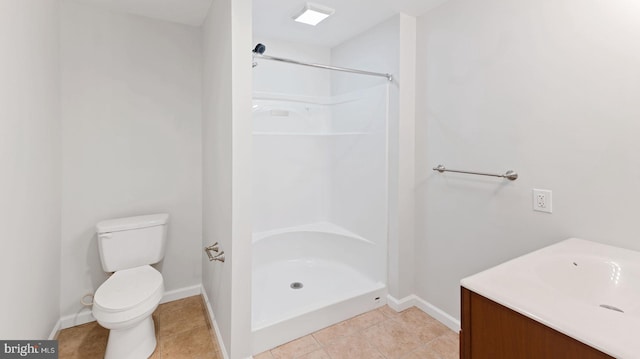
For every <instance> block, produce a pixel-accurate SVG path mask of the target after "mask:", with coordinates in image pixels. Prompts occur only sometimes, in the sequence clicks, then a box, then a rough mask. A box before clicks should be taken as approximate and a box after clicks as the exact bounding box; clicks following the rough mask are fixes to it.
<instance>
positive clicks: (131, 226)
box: [96, 213, 169, 272]
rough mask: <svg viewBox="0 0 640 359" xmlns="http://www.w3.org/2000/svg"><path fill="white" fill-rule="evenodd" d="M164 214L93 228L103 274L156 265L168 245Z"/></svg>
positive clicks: (113, 222) (109, 222)
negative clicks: (96, 235) (95, 233)
mask: <svg viewBox="0 0 640 359" xmlns="http://www.w3.org/2000/svg"><path fill="white" fill-rule="evenodd" d="M168 221H169V215H168V214H166V213H160V214H151V215H146V216H137V217H127V218H117V219H109V220H106V221H101V222H99V223H98V224H97V225H96V230H97V232H98V250H99V252H100V260H101V261H102V268H103V269H104V271H105V272H115V271H119V270H122V269H129V268H135V267H139V266H143V265H146V264H153V263H158V262H160V261H161V260H162V258H164V252H165V248H166V242H167V222H168Z"/></svg>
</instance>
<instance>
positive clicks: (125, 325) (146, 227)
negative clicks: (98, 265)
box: [92, 213, 169, 359]
mask: <svg viewBox="0 0 640 359" xmlns="http://www.w3.org/2000/svg"><path fill="white" fill-rule="evenodd" d="M168 221H169V215H168V214H165V213H162V214H153V215H145V216H137V217H127V218H118V219H110V220H106V221H102V222H99V223H98V224H97V225H96V230H97V233H98V250H99V252H100V260H101V262H102V268H103V269H104V271H105V272H114V273H113V274H112V275H111V276H110V277H109V279H107V280H106V281H105V282H104V283H102V285H101V286H100V287H99V288H98V290H97V291H96V293H95V295H94V297H93V309H92V312H93V316H94V317H95V318H96V320H97V321H98V323H99V324H100V325H101V326H103V327H104V328H106V329H109V339H108V341H107V350H106V352H105V356H104V357H105V359H143V358H148V357H149V356H151V354H153V351H154V350H155V347H156V336H155V329H154V324H153V318H152V317H151V314H153V312H154V311H155V309H156V308H157V307H158V304H159V303H160V300H161V299H162V295H163V294H164V284H163V279H162V274H160V272H158V271H157V270H156V269H155V268H153V267H151V264H154V263H158V262H160V261H161V260H162V258H163V257H164V253H165V247H166V240H167V223H168Z"/></svg>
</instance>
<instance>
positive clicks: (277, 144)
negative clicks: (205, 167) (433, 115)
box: [252, 46, 391, 353]
mask: <svg viewBox="0 0 640 359" xmlns="http://www.w3.org/2000/svg"><path fill="white" fill-rule="evenodd" d="M263 52H264V47H260V46H257V47H256V50H254V85H255V86H254V89H255V91H254V96H253V151H254V152H253V179H254V181H253V267H252V271H253V288H252V336H253V337H252V351H253V353H259V352H261V351H264V350H266V349H270V348H272V347H275V346H277V345H280V344H283V343H285V342H288V341H290V340H292V339H295V338H298V337H301V336H303V335H306V334H308V333H311V332H313V331H316V330H318V329H321V328H323V327H326V326H329V325H332V324H334V323H337V322H340V321H342V320H345V319H347V318H350V317H352V316H355V315H358V314H361V313H363V312H366V311H369V310H372V309H374V308H376V307H379V306H382V305H384V304H385V303H386V295H387V286H386V281H387V202H388V201H387V188H388V186H387V178H388V176H387V171H388V170H387V141H388V139H387V137H388V135H387V133H388V129H387V126H388V102H389V83H390V80H391V76H390V75H388V74H379V73H372V72H367V71H360V70H352V69H344V68H339V67H335V66H329V65H315V64H311V63H305V62H302V61H298V60H289V59H284V58H279V57H273V56H267V55H263ZM266 60H270V61H266ZM274 60H275V61H274ZM299 65H306V66H305V67H302V66H299ZM294 67H295V69H293V68H294ZM296 71H299V72H296ZM375 76H378V77H377V78H374V77H375ZM365 77H366V78H367V80H364V81H363V80H362V79H363V78H365ZM297 81H304V82H305V84H306V85H305V86H306V87H305V86H301V84H300V83H296V82H297ZM310 84H311V85H314V84H316V85H317V86H310ZM344 84H348V86H344Z"/></svg>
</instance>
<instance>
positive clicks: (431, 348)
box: [254, 306, 460, 359]
mask: <svg viewBox="0 0 640 359" xmlns="http://www.w3.org/2000/svg"><path fill="white" fill-rule="evenodd" d="M458 350H459V349H458V334H457V333H455V332H453V331H451V330H450V329H449V328H447V327H446V326H444V325H443V324H441V323H440V322H438V321H437V320H435V319H433V318H432V317H430V316H429V315H427V314H425V313H424V312H423V311H421V310H420V309H418V308H415V307H413V308H410V309H407V310H405V311H402V312H400V313H397V312H396V311H394V310H393V309H391V308H389V307H388V306H384V307H382V308H379V309H377V310H373V311H371V312H367V313H365V314H362V315H359V316H357V317H355V318H351V319H349V320H345V321H344V322H340V323H338V324H336V325H333V326H331V327H328V328H325V329H322V330H319V331H317V332H315V333H313V334H311V335H307V336H306V337H302V338H300V339H297V340H294V341H292V342H290V343H287V344H284V345H282V346H279V347H277V348H275V349H272V350H270V351H267V352H264V353H261V354H259V355H256V356H254V359H458V358H459V356H460V355H459V351H458Z"/></svg>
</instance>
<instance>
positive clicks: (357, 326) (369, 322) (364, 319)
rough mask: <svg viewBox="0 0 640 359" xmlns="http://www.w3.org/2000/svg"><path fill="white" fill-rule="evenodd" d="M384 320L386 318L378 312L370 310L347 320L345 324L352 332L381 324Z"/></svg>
mask: <svg viewBox="0 0 640 359" xmlns="http://www.w3.org/2000/svg"><path fill="white" fill-rule="evenodd" d="M386 319H387V317H385V316H384V314H382V313H381V312H380V311H377V310H372V311H370V312H367V313H364V314H361V315H358V316H357V317H354V318H351V319H349V320H347V323H348V324H349V326H351V328H352V329H353V330H356V331H362V330H365V329H367V328H370V327H372V326H374V325H376V324H378V323H380V322H383V321H385V320H386Z"/></svg>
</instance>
